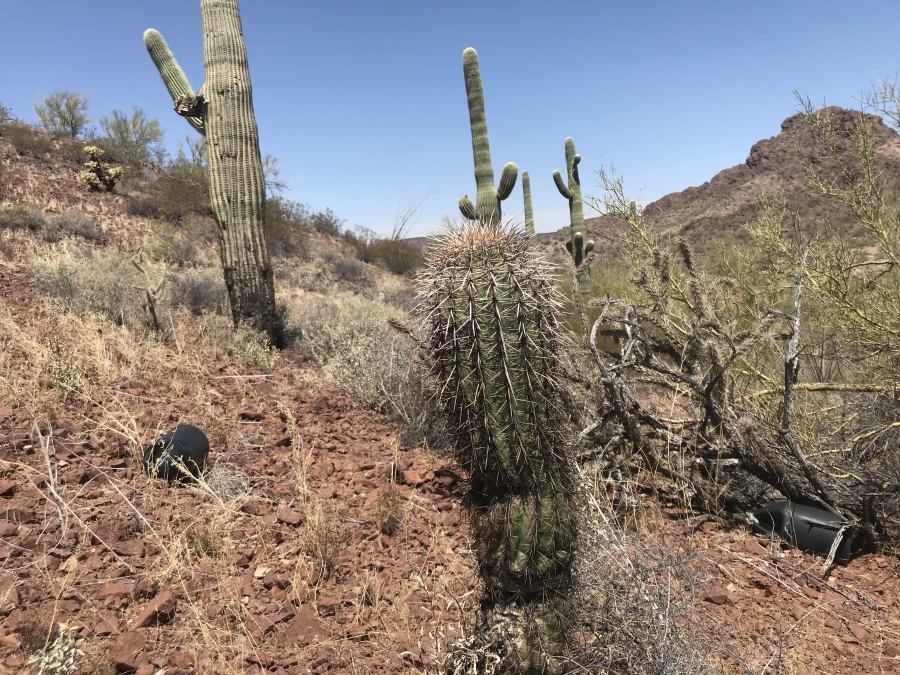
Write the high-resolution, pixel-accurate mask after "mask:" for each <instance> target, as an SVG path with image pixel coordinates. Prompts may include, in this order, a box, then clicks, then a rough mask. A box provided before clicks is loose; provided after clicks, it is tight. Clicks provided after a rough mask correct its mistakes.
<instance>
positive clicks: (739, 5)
mask: <svg viewBox="0 0 900 675" xmlns="http://www.w3.org/2000/svg"><path fill="white" fill-rule="evenodd" d="M199 4H200V3H199V2H197V1H196V0H194V1H192V2H186V1H184V0H158V1H156V2H152V3H149V2H133V1H129V0H125V1H121V0H120V1H119V2H111V1H110V0H95V1H93V2H86V1H84V0H81V1H78V0H76V1H74V2H63V1H62V0H27V1H22V0H0V101H2V102H3V103H4V104H6V105H8V106H11V107H12V108H13V112H14V113H15V114H16V115H18V116H19V117H20V118H21V119H24V120H26V121H36V117H35V115H34V112H33V110H32V107H31V103H32V101H35V100H36V99H37V94H38V92H40V93H44V94H48V93H50V92H52V91H54V90H57V89H74V90H76V91H78V92H81V93H84V94H87V95H88V96H89V97H90V109H89V114H90V115H91V116H92V117H93V118H94V120H96V119H97V118H99V117H100V116H101V115H108V114H109V112H110V111H111V110H112V109H114V108H117V109H120V110H125V111H130V110H131V108H132V106H135V105H138V106H141V107H143V108H144V110H145V111H146V112H147V113H148V114H149V115H150V116H151V117H155V118H158V119H159V121H160V122H161V124H162V126H163V128H164V129H165V131H166V142H167V145H168V147H169V148H170V150H173V151H174V149H175V148H177V142H178V139H179V138H183V137H184V135H185V134H186V133H194V132H193V131H192V130H191V129H190V128H189V127H188V125H187V123H186V122H185V121H184V120H182V119H181V118H179V117H177V116H176V115H175V113H174V112H172V109H171V101H170V99H169V97H168V94H167V93H166V90H165V87H164V86H163V84H162V82H161V80H160V78H159V75H158V74H157V72H156V69H155V68H154V66H153V64H152V63H151V61H150V57H149V56H148V55H147V52H146V50H145V48H144V45H143V42H142V39H141V36H142V34H143V31H144V30H145V29H146V28H150V27H153V28H156V29H158V30H159V31H160V32H161V33H162V34H163V36H164V37H165V38H166V40H167V41H168V43H169V46H170V47H171V49H172V51H173V52H174V54H175V57H176V58H177V59H178V61H179V63H180V64H181V66H182V67H183V68H184V70H185V72H186V73H187V75H188V78H189V79H190V81H191V83H192V85H193V86H194V88H195V89H198V88H199V87H200V85H201V84H202V83H203V52H202V34H201V29H200V7H199ZM241 12H242V19H243V27H244V38H245V41H246V43H247V49H248V54H249V59H250V75H251V79H252V83H253V93H254V105H255V110H256V117H257V121H258V123H259V129H260V141H261V149H262V153H263V154H266V153H272V154H274V155H276V156H277V157H278V158H279V159H280V162H281V164H280V166H281V169H282V174H281V178H282V179H284V180H286V181H287V182H288V184H289V185H290V187H291V191H290V192H287V193H285V196H287V197H288V198H290V199H293V200H296V201H300V202H304V203H308V204H309V205H310V206H312V207H313V208H315V209H324V208H326V207H330V208H331V209H332V210H333V211H334V212H335V213H336V214H337V215H338V216H339V217H341V218H344V219H346V221H347V226H353V225H354V224H360V225H365V226H368V227H371V228H373V229H375V230H377V231H380V232H388V231H389V230H390V229H391V226H392V224H393V222H394V217H395V215H396V213H397V212H398V211H400V210H403V209H404V207H405V206H407V205H408V204H410V203H416V202H418V201H420V200H424V204H423V211H422V214H421V216H420V218H419V220H418V221H417V224H416V226H415V228H414V229H413V231H412V234H424V233H426V232H427V231H429V230H430V229H432V228H433V227H434V226H435V225H436V224H437V223H438V222H439V221H440V218H441V216H443V215H449V216H450V217H452V218H457V217H458V216H459V211H458V209H457V206H456V202H457V200H458V199H459V197H460V196H462V195H463V194H469V195H471V196H472V197H473V198H474V195H475V179H474V176H473V161H472V149H471V138H470V134H469V119H468V111H467V107H466V94H465V84H464V81H463V73H462V52H463V50H464V49H465V48H466V47H470V46H471V47H474V48H475V49H476V50H477V51H478V54H479V60H480V63H481V75H482V79H483V81H484V90H485V99H486V110H487V119H488V130H489V134H490V142H491V154H492V159H493V164H494V169H495V172H496V176H497V180H499V170H500V168H501V167H502V166H503V164H504V163H506V162H508V161H514V162H516V163H517V164H518V165H519V171H520V174H521V171H522V170H523V169H527V170H528V171H529V173H530V175H531V184H532V192H533V200H534V208H535V213H536V216H535V218H536V221H537V227H538V230H539V231H541V230H544V231H548V230H554V229H557V228H558V227H561V226H563V225H565V224H567V222H568V215H567V210H566V202H565V201H564V200H563V198H562V197H561V196H560V195H559V193H558V192H557V191H556V188H555V186H554V185H553V180H552V172H553V170H554V169H562V170H564V169H565V161H564V148H563V144H564V141H565V138H566V136H572V137H574V139H575V143H576V147H577V149H578V152H579V153H580V154H581V156H582V163H581V179H582V186H583V189H584V192H585V193H586V194H597V193H598V192H599V190H598V188H597V187H596V171H597V169H598V168H599V167H600V165H601V163H602V164H604V165H606V166H609V165H611V164H612V165H614V166H615V167H616V169H617V170H618V171H619V172H621V173H622V174H623V175H624V177H625V180H626V184H627V186H628V189H629V192H630V193H632V195H633V196H638V195H639V193H640V192H641V191H643V201H644V203H648V202H650V201H653V200H655V199H657V198H659V197H661V196H663V195H665V194H667V193H669V192H673V191H679V190H683V189H684V188H686V187H688V186H691V185H699V184H701V183H703V182H704V181H706V180H709V179H710V178H711V177H712V176H713V175H715V174H716V173H717V172H718V171H720V170H722V169H725V168H728V167H730V166H734V165H735V164H739V163H741V162H743V161H744V160H745V159H746V157H747V155H748V152H749V150H750V146H751V145H752V144H753V143H754V142H756V141H757V140H759V139H761V138H768V137H770V136H773V135H775V134H777V133H778V132H779V130H780V126H779V125H780V123H781V121H782V120H783V119H784V118H786V117H788V116H789V115H791V114H793V113H794V112H796V110H797V107H798V105H797V102H796V100H795V98H794V96H793V94H792V91H793V90H794V89H797V90H799V91H800V92H802V93H804V94H806V95H808V96H809V97H811V98H812V99H813V101H815V102H821V101H822V100H827V102H828V103H829V104H836V105H842V106H845V107H857V104H856V102H855V100H854V96H859V95H860V94H861V93H862V92H863V91H867V90H869V89H870V88H871V85H872V84H873V83H874V82H875V81H877V80H878V79H880V78H893V77H895V76H896V74H897V72H898V69H900V39H898V37H897V35H898V34H900V2H897V0H855V1H854V2H847V1H846V0H842V1H840V2H839V1H835V0H779V1H775V0H756V1H754V2H736V1H734V0H691V1H690V2H687V1H681V2H677V1H672V0H668V1H665V2H664V1H662V0H653V1H650V0H644V1H640V0H632V1H631V2H607V1H605V0H593V1H585V2H574V1H573V2H567V1H565V0H555V1H554V2H549V1H546V2H529V1H528V0H519V1H518V2H511V1H509V0H488V1H485V0H481V1H477V2H470V1H461V0H454V1H453V2H437V1H435V0H417V1H412V0H409V1H407V0H379V1H377V2H375V1H372V0H368V1H361V0H358V1H356V2H344V1H341V0H329V1H327V2H308V1H306V0H242V2H241ZM503 208H504V215H513V214H514V213H516V212H518V213H519V214H521V211H522V192H521V181H520V182H519V183H518V184H517V185H516V189H515V191H514V192H513V194H512V196H511V197H510V198H509V199H508V200H507V201H505V202H504V203H503Z"/></svg>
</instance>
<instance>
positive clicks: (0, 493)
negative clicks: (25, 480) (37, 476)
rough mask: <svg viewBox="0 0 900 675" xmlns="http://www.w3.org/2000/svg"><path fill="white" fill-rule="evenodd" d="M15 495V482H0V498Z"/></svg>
mask: <svg viewBox="0 0 900 675" xmlns="http://www.w3.org/2000/svg"><path fill="white" fill-rule="evenodd" d="M15 493H16V481H14V480H0V497H12V496H13V495H14V494H15Z"/></svg>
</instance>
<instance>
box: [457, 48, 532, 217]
mask: <svg viewBox="0 0 900 675" xmlns="http://www.w3.org/2000/svg"><path fill="white" fill-rule="evenodd" d="M463 73H464V74H465V76H466V95H467V96H468V99H469V125H470V126H471V129H472V154H473V155H474V157H475V184H476V185H477V188H478V192H477V194H476V197H475V203H474V204H472V200H471V199H469V197H468V195H466V196H465V197H462V198H461V199H460V200H459V210H460V212H461V213H462V214H463V217H465V218H468V219H469V220H478V221H481V222H482V223H499V222H500V217H501V213H500V202H501V201H502V200H504V199H506V198H507V197H509V195H510V194H511V193H512V191H513V188H514V187H515V186H516V178H517V176H518V173H519V168H518V167H517V166H516V165H515V164H514V163H513V162H507V163H506V165H505V166H504V167H503V172H502V173H501V174H500V185H499V186H497V187H494V167H493V166H492V165H491V148H490V144H489V143H488V132H487V117H486V116H485V114H484V90H483V89H482V87H481V72H480V71H479V69H478V53H477V52H476V51H475V50H474V49H472V48H471V47H469V48H468V49H466V50H465V51H464V52H463Z"/></svg>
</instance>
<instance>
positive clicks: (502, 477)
mask: <svg viewBox="0 0 900 675" xmlns="http://www.w3.org/2000/svg"><path fill="white" fill-rule="evenodd" d="M422 279H423V280H422V288H421V293H422V295H421V297H422V300H423V302H422V305H421V306H422V308H423V311H424V312H425V313H426V314H425V316H426V324H427V327H428V331H429V335H430V349H431V354H432V357H433V359H434V372H435V374H436V375H437V376H438V378H439V379H440V380H441V385H442V386H441V392H442V401H441V402H442V404H443V408H444V410H445V412H446V414H447V415H448V417H449V419H450V426H451V430H452V432H453V436H454V440H455V450H456V454H457V459H458V460H459V462H460V463H461V465H462V466H463V468H464V469H465V471H466V472H467V473H468V475H469V483H468V488H469V491H468V494H467V497H466V501H465V505H466V507H467V509H468V512H469V516H470V521H471V525H472V536H473V538H474V540H475V543H476V546H475V550H476V557H477V561H478V567H479V570H480V573H481V576H482V578H483V580H484V582H485V590H484V594H483V596H482V600H481V606H480V610H479V616H478V622H477V626H478V627H477V635H478V639H479V641H480V643H481V644H482V645H483V646H484V647H485V648H486V649H487V650H488V651H490V652H492V653H493V654H496V655H498V656H500V658H501V660H502V661H503V662H504V663H505V664H506V666H505V667H506V668H508V669H509V670H511V671H512V672H526V671H527V672H540V673H556V672H560V671H561V670H562V668H563V665H564V663H565V658H566V653H567V645H566V638H565V630H564V625H563V623H562V622H561V621H560V617H561V616H564V615H565V613H566V612H565V607H564V603H565V598H566V595H567V590H568V589H569V588H570V576H571V565H572V557H573V553H574V549H575V545H576V534H577V518H578V516H577V512H576V497H575V493H576V490H575V486H576V480H575V474H574V473H573V468H572V467H573V464H572V459H571V450H570V445H569V439H568V438H567V436H566V433H565V431H564V429H565V427H564V423H563V420H564V416H563V411H562V410H561V409H560V407H559V400H560V392H559V386H558V377H559V375H560V372H561V365H560V356H561V347H562V340H563V337H562V335H561V332H560V327H559V325H558V322H557V310H558V307H559V304H560V297H559V294H558V292H557V291H556V290H555V288H554V287H553V285H552V283H551V277H550V274H549V270H548V269H547V268H546V267H545V266H544V264H542V263H541V262H539V259H538V258H537V257H535V255H534V254H533V253H532V252H531V251H530V250H529V245H528V238H527V236H526V235H525V233H524V231H522V230H513V231H510V230H508V229H505V228H503V227H502V226H501V225H499V224H495V223H491V224H487V225H485V224H482V223H471V224H469V225H467V226H465V227H463V228H462V230H460V231H458V232H448V233H447V234H446V235H445V236H444V237H443V238H442V239H441V241H440V243H439V244H438V246H437V247H436V249H435V250H434V252H433V253H432V255H431V256H430V258H429V262H428V267H427V271H426V273H425V274H424V275H423V278H422ZM473 665H475V666H477V665H478V664H473ZM476 670H477V668H476ZM501 671H502V672H508V670H503V669H501V670H498V671H497V672H501ZM466 672H469V671H468V670H467V671H466ZM478 672H483V671H481V670H478Z"/></svg>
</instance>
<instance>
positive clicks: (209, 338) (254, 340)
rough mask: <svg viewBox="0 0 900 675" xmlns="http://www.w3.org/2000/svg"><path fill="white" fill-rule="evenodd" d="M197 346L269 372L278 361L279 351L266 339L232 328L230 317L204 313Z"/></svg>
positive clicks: (257, 333) (249, 330) (244, 328)
mask: <svg viewBox="0 0 900 675" xmlns="http://www.w3.org/2000/svg"><path fill="white" fill-rule="evenodd" d="M200 344H201V345H203V346H204V347H206V348H207V349H209V350H211V351H213V352H215V353H216V354H227V355H228V356H233V357H236V358H240V359H245V360H247V361H250V362H252V363H254V364H255V365H256V366H258V367H259V368H261V369H263V370H266V371H271V370H272V368H274V367H275V363H276V362H277V361H278V350H277V349H275V348H274V347H272V344H271V342H270V341H269V338H268V336H267V335H266V334H265V333H263V332H261V331H258V330H254V329H253V328H251V327H250V326H247V325H244V324H241V325H239V326H235V325H234V323H233V321H232V320H231V318H230V317H226V316H222V315H219V314H211V313H206V314H203V315H202V316H201V317H200Z"/></svg>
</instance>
